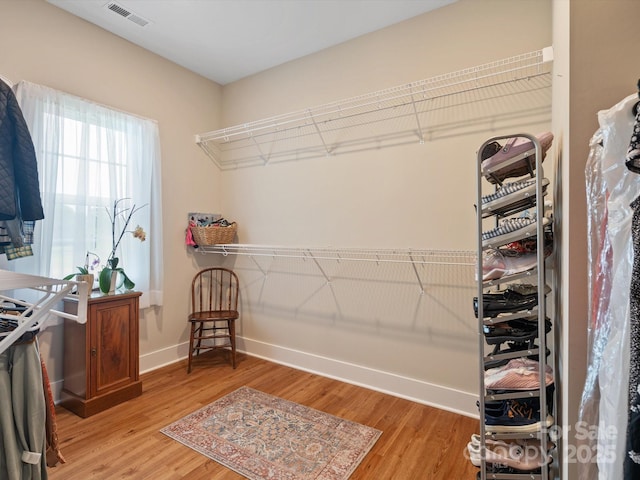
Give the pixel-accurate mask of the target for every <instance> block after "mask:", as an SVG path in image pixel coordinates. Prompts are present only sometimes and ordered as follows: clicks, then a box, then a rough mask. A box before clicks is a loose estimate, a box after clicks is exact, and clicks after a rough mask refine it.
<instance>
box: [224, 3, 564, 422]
mask: <svg viewBox="0 0 640 480" xmlns="http://www.w3.org/2000/svg"><path fill="white" fill-rule="evenodd" d="M525 13H526V17H527V24H528V25H529V26H530V28H528V29H527V34H526V35H523V34H522V22H521V19H522V17H523V15H524V14H525ZM496 25H499V28H494V27H495V26H496ZM488 26H491V27H488ZM506 39H508V41H506ZM550 45H551V3H550V2H540V1H519V2H509V1H503V0H497V1H493V0H486V1H482V2H478V1H464V0H461V1H459V2H456V3H455V4H452V5H449V6H447V7H445V8H442V9H439V10H437V11H435V12H430V13H428V14H425V15H422V16H419V17H416V18H414V19H411V20H408V21H406V22H402V23H401V24H398V25H395V26H392V27H389V28H386V29H384V30H382V31H379V32H375V33H372V34H369V35H366V36H363V37H361V38H359V39H356V40H353V41H350V42H347V43H344V44H342V45H339V46H337V47H334V48H330V49H327V50H325V51H322V52H319V53H317V54H314V55H310V56H308V57H305V58H302V59H300V60H297V61H294V62H290V63H288V64H285V65H281V66H278V67H276V68H273V69H271V70H269V71H266V72H263V73H261V74H258V75H255V76H252V77H249V78H246V79H243V80H240V81H237V82H234V83H233V84H230V85H226V86H224V87H223V123H224V124H225V125H228V126H230V125H235V124H241V123H245V122H248V121H253V120H259V119H261V118H265V117H271V116H274V115H278V114H283V113H287V112H289V111H297V110H302V109H304V108H306V107H314V106H318V105H322V104H324V103H328V102H332V101H336V100H340V99H345V98H349V97H352V96H356V95H361V94H365V93H370V92H374V91H377V90H382V89H385V88H389V87H394V86H397V85H401V84H404V83H408V82H411V81H416V80H420V79H426V78H431V77H434V76H436V75H440V74H445V73H449V72H453V71H457V70H461V69H464V68H467V67H473V66H475V65H480V64H483V63H487V62H491V61H494V60H499V59H502V58H506V57H510V56H513V55H517V54H521V53H526V52H530V51H533V50H538V49H541V48H543V47H546V46H550ZM545 94H546V95H547V98H546V99H545V100H544V101H545V102H546V105H547V107H548V110H547V111H546V113H545V114H544V115H533V114H529V112H528V111H527V109H528V108H529V107H530V103H529V102H530V101H531V100H532V99H531V97H526V96H523V97H517V99H515V100H514V99H511V98H508V97H501V98H496V99H493V100H491V101H488V102H484V103H482V102H481V103H482V106H483V108H485V109H486V110H485V112H484V113H485V114H486V115H488V116H492V112H494V111H501V109H502V108H504V107H505V105H508V104H509V102H510V101H512V100H513V102H514V104H513V105H510V108H512V109H514V110H515V111H524V112H527V113H526V114H525V115H524V118H517V119H515V120H512V121H511V122H510V123H508V122H505V120H504V118H505V117H503V116H500V115H495V114H494V115H493V116H492V118H491V120H488V121H485V122H483V123H479V124H474V126H473V128H467V129H465V128H463V127H464V126H465V125H464V124H465V122H466V121H467V120H468V118H469V116H468V115H469V112H470V110H472V109H473V106H474V105H475V103H474V102H478V100H479V98H480V96H481V94H480V93H478V92H471V93H470V94H469V97H468V98H467V100H469V101H470V103H468V104H466V105H465V106H464V107H461V108H444V109H443V110H442V112H441V115H442V116H443V117H445V118H441V119H439V121H441V122H443V123H450V124H451V125H452V127H451V128H450V129H448V130H447V129H445V130H442V131H439V132H438V133H437V134H436V135H434V136H433V137H429V138H428V139H427V141H426V142H425V144H422V145H421V144H419V142H418V141H417V139H416V140H414V141H413V143H412V144H409V145H405V146H402V147H395V148H387V149H369V150H367V151H364V152H360V153H352V154H345V155H336V156H328V157H322V158H316V159H310V160H301V161H292V162H285V163H277V164H273V165H267V166H265V167H253V168H244V169H237V170H231V171H225V172H223V179H224V181H223V184H222V187H223V189H224V194H223V207H224V214H225V215H226V216H227V217H228V218H230V219H233V220H236V221H238V223H239V240H240V242H242V243H257V244H275V245H283V244H284V245H290V246H337V247H352V248H355V247H368V248H425V249H432V250H454V251H470V250H472V251H475V248H476V239H477V235H476V218H475V211H474V207H473V205H474V203H475V202H476V180H475V178H476V170H475V168H476V163H475V159H476V151H477V149H478V147H479V146H480V145H481V144H482V142H483V141H484V140H485V139H486V138H488V137H490V136H494V135H500V134H508V133H513V132H514V131H526V132H529V133H534V134H535V133H538V132H542V131H545V130H549V129H550V121H551V111H550V102H551V94H550V89H548V90H547V91H546V92H545V93H540V92H538V93H537V95H538V96H539V95H545ZM536 99H538V100H539V97H536ZM443 103H446V102H443ZM454 127H455V128H454ZM549 158H552V156H551V155H550V156H549ZM549 162H551V165H550V169H549V170H550V173H552V172H553V168H551V167H552V162H553V161H552V160H549ZM259 260H260V266H259V267H258V266H256V265H255V264H254V263H252V261H251V260H250V259H247V258H246V257H242V258H237V259H232V258H227V259H226V263H227V264H230V265H233V266H235V268H237V269H239V270H240V271H241V272H242V276H243V279H244V282H245V288H244V291H245V295H244V302H243V307H244V310H243V320H242V337H243V339H244V344H245V346H246V348H248V349H249V351H252V352H253V353H258V354H261V355H264V356H267V357H269V358H272V359H276V360H278V361H282V362H284V363H290V364H294V365H298V366H304V367H305V368H308V369H311V370H315V371H320V372H322V373H323V374H328V375H332V376H336V377H340V378H346V380H348V381H354V382H357V383H367V384H368V385H370V386H373V387H375V388H379V389H381V390H394V391H395V393H396V394H400V395H405V396H407V397H411V398H414V399H416V400H418V401H423V402H427V403H440V405H444V406H445V408H452V409H458V410H461V411H464V412H466V413H468V414H474V413H476V412H477V409H476V407H475V400H476V398H477V376H478V363H477V357H478V355H477V348H478V347H477V322H476V319H475V318H474V316H473V310H472V297H473V296H474V294H475V286H474V285H475V284H474V274H473V272H474V271H473V267H468V268H466V269H464V268H460V267H448V268H445V267H438V266H436V267H425V268H424V270H421V275H422V279H423V281H424V283H425V284H426V285H427V287H426V289H425V290H426V292H427V294H426V295H425V296H420V295H419V293H418V290H419V289H418V285H417V282H416V277H415V273H414V272H413V271H412V269H411V267H410V266H407V265H400V266H394V267H386V269H385V270H384V271H382V270H381V269H380V268H374V267H371V266H369V265H345V262H342V263H340V264H337V263H336V262H334V263H332V262H325V263H323V264H322V267H323V269H325V270H327V271H329V273H328V276H329V277H330V279H331V280H332V281H331V284H330V285H325V283H326V279H325V278H324V276H323V275H322V273H321V272H320V271H319V269H318V268H317V266H315V265H314V264H313V263H312V262H310V261H302V260H292V259H288V260H282V259H271V258H266V259H265V258H261V259H259ZM263 272H266V273H267V275H266V276H265V275H264V273H263ZM300 352H303V353H300ZM305 354H307V358H306V359H305V358H304V357H305ZM326 359H330V360H326ZM336 362H338V363H336ZM344 372H348V374H345V373H344Z"/></svg>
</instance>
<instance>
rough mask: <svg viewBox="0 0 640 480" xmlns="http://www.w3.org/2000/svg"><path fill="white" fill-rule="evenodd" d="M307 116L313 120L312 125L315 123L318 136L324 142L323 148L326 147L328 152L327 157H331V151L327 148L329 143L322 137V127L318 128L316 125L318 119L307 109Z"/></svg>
mask: <svg viewBox="0 0 640 480" xmlns="http://www.w3.org/2000/svg"><path fill="white" fill-rule="evenodd" d="M307 115H308V117H309V120H311V123H313V126H314V128H315V129H316V133H317V134H318V137H320V141H321V142H322V146H323V147H324V150H325V151H326V152H327V155H331V149H330V148H329V147H328V146H327V142H325V141H324V137H323V136H322V132H321V131H320V127H318V124H317V123H316V119H315V118H314V116H313V113H311V110H310V109H307Z"/></svg>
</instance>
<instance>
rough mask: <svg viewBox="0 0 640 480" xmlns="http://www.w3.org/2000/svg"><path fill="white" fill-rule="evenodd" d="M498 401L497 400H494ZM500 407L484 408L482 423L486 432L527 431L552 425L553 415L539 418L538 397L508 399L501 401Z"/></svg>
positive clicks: (534, 430) (535, 430)
mask: <svg viewBox="0 0 640 480" xmlns="http://www.w3.org/2000/svg"><path fill="white" fill-rule="evenodd" d="M495 403H498V402H495ZM501 403H502V405H501V408H500V409H498V408H494V407H492V408H489V409H487V408H485V412H484V420H485V421H484V423H485V428H486V430H487V431H488V432H493V433H529V432H537V431H539V430H541V429H542V427H543V426H544V427H550V426H551V425H553V417H552V416H551V415H547V418H546V419H544V420H542V421H541V420H540V401H539V399H538V398H531V399H509V400H504V401H502V402H501Z"/></svg>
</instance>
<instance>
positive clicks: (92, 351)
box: [91, 347, 98, 357]
mask: <svg viewBox="0 0 640 480" xmlns="http://www.w3.org/2000/svg"><path fill="white" fill-rule="evenodd" d="M97 353H98V350H96V348H95V347H93V348H91V356H92V357H95V356H96V354H97Z"/></svg>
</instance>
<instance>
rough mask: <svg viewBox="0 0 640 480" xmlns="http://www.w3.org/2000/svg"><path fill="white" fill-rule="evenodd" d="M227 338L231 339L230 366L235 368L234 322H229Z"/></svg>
mask: <svg viewBox="0 0 640 480" xmlns="http://www.w3.org/2000/svg"><path fill="white" fill-rule="evenodd" d="M228 326H229V336H230V337H231V365H232V366H233V368H234V369H235V368H236V321H235V320H229V322H228Z"/></svg>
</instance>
